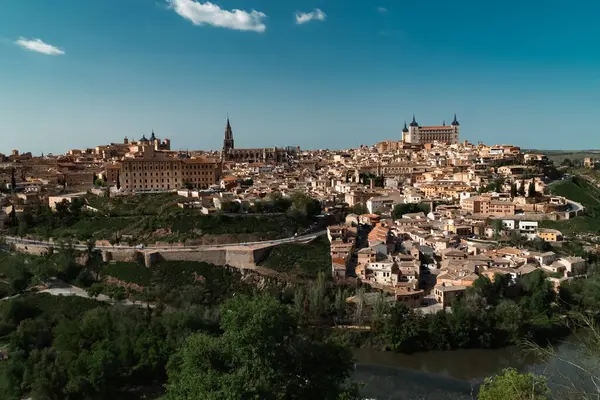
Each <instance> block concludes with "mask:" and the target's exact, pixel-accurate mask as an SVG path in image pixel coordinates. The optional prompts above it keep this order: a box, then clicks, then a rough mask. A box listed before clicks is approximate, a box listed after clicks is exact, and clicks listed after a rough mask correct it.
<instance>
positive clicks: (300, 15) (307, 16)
mask: <svg viewBox="0 0 600 400" xmlns="http://www.w3.org/2000/svg"><path fill="white" fill-rule="evenodd" d="M326 18H327V14H325V13H324V12H323V11H321V10H320V9H318V8H315V9H314V10H313V11H311V12H307V13H305V12H297V13H296V23H297V24H298V25H302V24H305V23H307V22H310V21H313V20H315V21H325V19H326Z"/></svg>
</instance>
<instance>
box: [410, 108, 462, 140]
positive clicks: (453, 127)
mask: <svg viewBox="0 0 600 400" xmlns="http://www.w3.org/2000/svg"><path fill="white" fill-rule="evenodd" d="M459 131H460V124H459V123H458V120H457V119H456V114H454V121H452V123H451V124H450V125H446V123H445V122H444V123H443V124H442V125H441V126H420V125H419V124H418V123H417V121H416V120H415V116H414V115H413V119H412V122H411V123H410V125H409V126H408V127H407V126H406V123H404V128H403V129H402V141H403V142H405V143H410V144H413V145H414V144H416V145H423V144H427V143H434V142H438V143H446V144H458V135H459Z"/></svg>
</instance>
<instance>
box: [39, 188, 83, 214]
mask: <svg viewBox="0 0 600 400" xmlns="http://www.w3.org/2000/svg"><path fill="white" fill-rule="evenodd" d="M85 195H86V193H85V192H80V193H69V194H63V195H60V196H49V197H48V206H49V207H50V209H51V210H52V211H56V205H57V204H58V203H62V202H63V201H67V202H69V203H71V202H72V201H73V199H82V198H83V197H85Z"/></svg>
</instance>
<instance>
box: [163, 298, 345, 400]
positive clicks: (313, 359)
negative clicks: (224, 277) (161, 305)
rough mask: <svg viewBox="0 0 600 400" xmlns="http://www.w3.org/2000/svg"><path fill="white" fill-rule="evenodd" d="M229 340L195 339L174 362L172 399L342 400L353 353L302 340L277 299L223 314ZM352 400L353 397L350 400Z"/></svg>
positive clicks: (241, 304)
mask: <svg viewBox="0 0 600 400" xmlns="http://www.w3.org/2000/svg"><path fill="white" fill-rule="evenodd" d="M221 315H222V318H221V329H222V330H223V335H221V336H217V337H215V336H210V335H207V334H203V333H199V334H194V335H192V336H190V337H189V338H188V340H187V342H186V344H185V346H184V347H182V349H181V350H180V351H179V352H178V353H177V354H176V355H175V356H174V357H173V358H172V359H171V361H170V363H169V368H168V374H169V384H168V386H167V395H166V397H165V398H166V399H168V400H176V399H177V400H179V399H207V400H210V399H214V400H217V399H219V400H221V399H223V400H227V399H230V400H237V399H266V400H268V399H273V400H275V399H317V398H318V399H324V400H327V399H338V398H340V396H342V395H344V396H348V395H350V394H352V395H353V396H355V395H356V393H354V392H353V391H352V390H351V391H350V392H348V390H347V389H346V388H344V387H343V385H342V384H343V383H344V382H345V381H346V379H348V377H349V375H350V371H351V370H352V366H353V360H352V355H351V353H350V352H349V351H348V350H347V349H345V348H343V347H340V346H339V345H336V344H334V343H327V342H316V341H313V340H310V339H309V338H307V337H306V336H304V335H302V334H301V333H300V331H299V330H298V323H297V321H296V318H295V317H294V316H293V315H292V314H291V313H290V311H289V310H288V309H287V308H286V307H285V306H283V305H281V304H280V303H279V302H277V301H276V300H275V299H273V298H269V297H259V298H256V299H248V298H245V297H237V298H234V299H232V300H229V301H228V302H226V303H225V304H224V305H223V307H222V309H221ZM345 398H349V397H345Z"/></svg>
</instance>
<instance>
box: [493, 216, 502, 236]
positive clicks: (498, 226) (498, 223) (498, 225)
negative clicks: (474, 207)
mask: <svg viewBox="0 0 600 400" xmlns="http://www.w3.org/2000/svg"><path fill="white" fill-rule="evenodd" d="M492 229H493V230H494V240H498V239H500V234H501V233H502V230H503V229H504V225H503V224H502V220H501V219H494V220H493V221H492Z"/></svg>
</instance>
